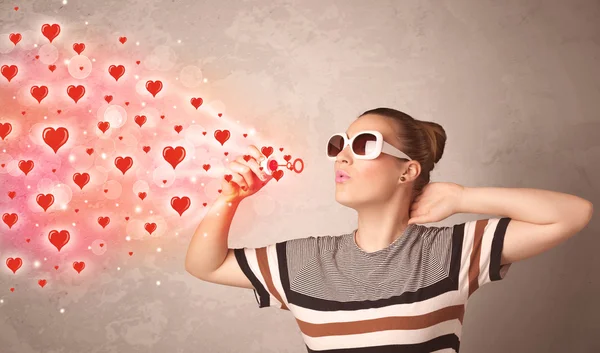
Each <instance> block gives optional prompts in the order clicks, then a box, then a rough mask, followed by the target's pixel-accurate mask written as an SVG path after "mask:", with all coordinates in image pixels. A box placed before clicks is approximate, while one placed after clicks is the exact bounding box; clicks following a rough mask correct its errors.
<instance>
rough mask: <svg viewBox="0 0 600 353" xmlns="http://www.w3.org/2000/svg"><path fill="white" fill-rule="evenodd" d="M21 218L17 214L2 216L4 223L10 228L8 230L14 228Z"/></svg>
mask: <svg viewBox="0 0 600 353" xmlns="http://www.w3.org/2000/svg"><path fill="white" fill-rule="evenodd" d="M18 219H19V216H17V214H16V213H5V214H3V215H2V221H3V222H4V223H5V224H6V225H7V226H8V228H12V226H14V225H15V223H17V220H18Z"/></svg>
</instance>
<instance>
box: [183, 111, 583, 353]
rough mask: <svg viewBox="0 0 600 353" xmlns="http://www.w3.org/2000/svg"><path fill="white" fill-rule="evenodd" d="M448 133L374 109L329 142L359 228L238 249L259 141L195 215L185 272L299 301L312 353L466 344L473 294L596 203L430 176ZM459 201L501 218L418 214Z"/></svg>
mask: <svg viewBox="0 0 600 353" xmlns="http://www.w3.org/2000/svg"><path fill="white" fill-rule="evenodd" d="M445 141H446V134H445V132H444V129H443V128H442V127H441V126H440V125H438V124H436V123H433V122H425V121H419V120H415V119H413V118H412V117H411V116H409V115H407V114H405V113H402V112H400V111H397V110H394V109H389V108H378V109H373V110H370V111H367V112H365V113H363V114H362V115H360V116H359V117H358V119H356V120H355V121H354V122H353V123H352V124H351V125H350V126H349V128H348V130H347V131H346V132H345V133H340V134H335V135H333V136H332V137H331V138H330V139H329V141H328V142H327V157H328V158H329V159H331V160H332V161H334V170H335V178H336V184H335V187H336V200H337V201H338V202H339V203H341V204H342V205H345V206H348V207H351V208H353V209H355V210H356V211H357V213H358V227H357V229H355V230H354V231H353V232H351V233H347V234H341V235H335V236H331V235H327V236H318V237H313V236H311V237H307V238H299V239H292V240H288V241H282V242H278V243H276V244H270V245H267V246H264V247H260V248H236V249H229V248H228V246H227V237H228V233H229V227H230V225H231V220H232V218H233V215H234V213H235V210H236V208H237V206H238V205H239V202H240V201H241V200H242V199H244V198H245V197H247V196H250V195H252V194H254V193H256V192H257V191H258V190H260V189H261V188H262V187H263V186H264V185H265V184H266V183H267V182H268V181H269V180H270V179H271V178H272V177H270V176H269V175H264V173H263V171H262V170H261V169H260V164H259V163H260V162H261V161H262V159H263V158H264V156H261V154H260V152H259V151H258V149H256V147H254V146H251V147H250V150H249V154H250V155H251V156H252V158H250V159H248V161H246V160H245V159H243V158H242V157H239V158H237V159H236V160H235V161H234V162H231V163H230V165H229V169H231V170H232V171H233V172H234V173H233V177H232V182H231V183H228V182H225V181H224V182H223V189H222V190H223V191H222V194H221V195H220V196H219V198H218V199H217V201H216V202H215V204H214V205H213V206H212V207H211V209H210V210H209V212H208V214H207V215H206V217H205V218H204V219H203V220H202V222H201V224H200V225H199V226H198V229H197V230H196V232H195V234H194V237H193V239H192V241H191V243H190V246H189V249H188V252H187V256H186V269H187V271H188V272H189V273H191V274H192V275H194V276H196V277H198V278H200V279H202V280H205V281H208V282H212V283H218V284H225V285H230V286H236V287H244V288H250V289H253V290H254V294H255V296H257V302H258V306H259V307H260V308H264V307H271V306H273V307H278V308H281V309H284V310H289V311H290V312H291V313H292V314H293V315H294V317H295V318H296V321H297V323H298V326H299V328H300V331H301V332H302V336H303V338H304V342H305V344H306V348H307V350H308V352H313V351H326V350H335V351H336V352H338V351H339V352H342V351H343V352H352V351H356V352H434V351H436V352H438V351H439V352H458V351H459V346H460V338H461V328H462V320H463V316H464V313H465V309H466V307H467V301H468V299H469V297H470V296H471V295H472V294H473V293H474V292H475V291H476V290H477V289H478V288H479V287H481V286H483V285H485V284H487V283H490V282H492V281H498V280H501V279H503V278H504V277H505V275H506V273H507V271H508V269H509V267H510V265H511V264H512V263H514V262H516V261H519V260H523V259H526V258H529V257H531V256H534V255H536V254H539V253H541V252H543V251H546V250H548V249H550V248H552V247H554V246H556V245H558V244H559V243H561V242H563V241H564V240H566V239H567V238H569V237H571V236H572V235H574V234H576V233H578V232H579V231H580V230H581V229H582V228H583V227H585V225H586V224H587V223H588V222H589V220H590V218H591V214H592V205H591V203H590V202H589V201H587V200H585V199H581V198H579V197H576V196H573V195H568V194H561V193H556V192H551V191H544V190H538V189H507V188H469V187H463V186H461V185H458V184H454V183H430V173H431V171H432V169H433V167H434V165H435V163H437V162H438V161H439V159H440V158H441V157H442V153H443V151H444V145H445ZM460 212H468V213H480V214H498V215H502V216H500V217H495V218H487V219H481V220H475V221H470V222H465V223H460V224H456V225H453V226H441V227H433V226H430V227H426V226H423V225H421V224H423V223H431V222H438V221H441V220H443V219H445V218H447V217H448V216H450V215H452V214H454V213H460ZM517 219H518V220H517ZM417 223H419V224H417Z"/></svg>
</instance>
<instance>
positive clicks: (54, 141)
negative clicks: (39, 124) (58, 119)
mask: <svg viewBox="0 0 600 353" xmlns="http://www.w3.org/2000/svg"><path fill="white" fill-rule="evenodd" d="M42 138H43V139H44V142H46V144H47V145H48V146H50V148H52V150H54V153H57V152H58V149H59V148H60V147H61V146H63V145H64V144H65V143H67V140H68V139H69V130H67V129H65V128H64V127H59V128H58V129H54V128H53V127H47V128H45V129H44V131H43V132H42Z"/></svg>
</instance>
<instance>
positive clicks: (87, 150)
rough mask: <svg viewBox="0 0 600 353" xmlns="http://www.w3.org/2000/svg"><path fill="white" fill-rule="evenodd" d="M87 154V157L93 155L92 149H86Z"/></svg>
mask: <svg viewBox="0 0 600 353" xmlns="http://www.w3.org/2000/svg"><path fill="white" fill-rule="evenodd" d="M85 151H86V152H87V154H88V155H90V156H91V155H92V153H94V149H93V148H88V149H86V150H85Z"/></svg>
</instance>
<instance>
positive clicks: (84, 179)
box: [73, 173, 90, 190]
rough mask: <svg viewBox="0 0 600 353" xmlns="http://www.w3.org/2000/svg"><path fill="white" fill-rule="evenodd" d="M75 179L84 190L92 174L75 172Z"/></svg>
mask: <svg viewBox="0 0 600 353" xmlns="http://www.w3.org/2000/svg"><path fill="white" fill-rule="evenodd" d="M73 181H74V182H75V184H76V185H77V186H79V188H80V189H81V190H83V187H84V186H86V185H87V183H89V181H90V175H89V174H88V173H81V174H80V173H75V174H73Z"/></svg>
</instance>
